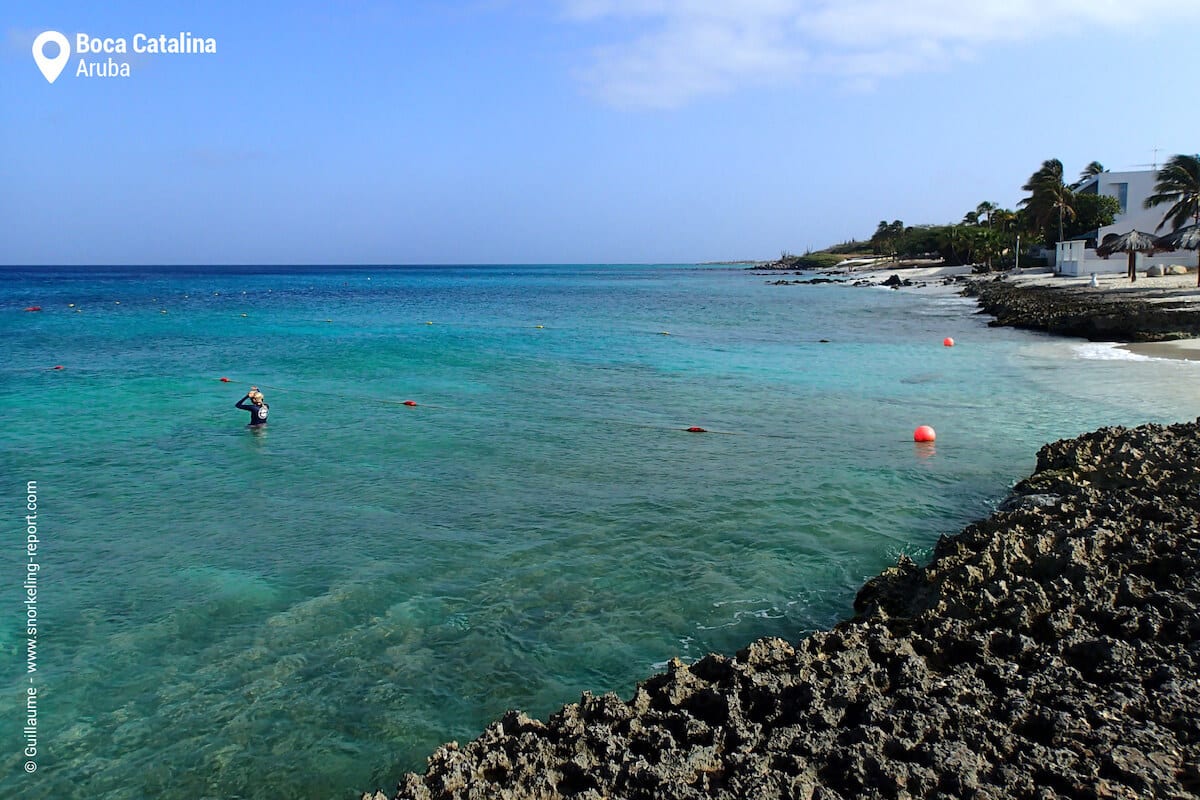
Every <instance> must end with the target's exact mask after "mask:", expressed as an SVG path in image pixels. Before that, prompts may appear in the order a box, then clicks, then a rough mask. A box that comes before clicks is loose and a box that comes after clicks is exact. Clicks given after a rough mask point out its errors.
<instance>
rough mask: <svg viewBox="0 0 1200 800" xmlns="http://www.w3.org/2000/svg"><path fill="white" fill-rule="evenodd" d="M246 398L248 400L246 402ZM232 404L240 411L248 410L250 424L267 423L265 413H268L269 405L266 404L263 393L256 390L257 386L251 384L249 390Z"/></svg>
mask: <svg viewBox="0 0 1200 800" xmlns="http://www.w3.org/2000/svg"><path fill="white" fill-rule="evenodd" d="M247 400H249V401H250V402H249V403H247V402H246V401H247ZM234 405H235V407H237V408H240V409H241V410H242V411H249V412H250V424H251V425H266V424H267V414H268V413H270V410H271V407H270V406H269V405H267V401H266V400H264V399H263V393H262V392H260V391H259V390H258V387H257V386H251V387H250V391H248V392H246V396H245V397H243V398H242V399H241V400H238V401H237V403H235V404H234Z"/></svg>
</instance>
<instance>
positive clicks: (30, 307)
mask: <svg viewBox="0 0 1200 800" xmlns="http://www.w3.org/2000/svg"><path fill="white" fill-rule="evenodd" d="M25 310H26V311H41V310H42V307H41V306H25Z"/></svg>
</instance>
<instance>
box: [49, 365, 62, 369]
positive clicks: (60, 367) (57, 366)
mask: <svg viewBox="0 0 1200 800" xmlns="http://www.w3.org/2000/svg"><path fill="white" fill-rule="evenodd" d="M50 369H64V367H63V365H62V364H55V365H54V366H53V367H51V368H50Z"/></svg>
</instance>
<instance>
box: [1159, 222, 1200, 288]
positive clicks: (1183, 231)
mask: <svg viewBox="0 0 1200 800" xmlns="http://www.w3.org/2000/svg"><path fill="white" fill-rule="evenodd" d="M1158 248H1159V249H1160V250H1196V251H1197V253H1196V255H1197V262H1196V285H1197V286H1200V225H1188V226H1187V227H1186V228H1180V229H1179V230H1177V231H1175V232H1174V233H1168V234H1167V235H1166V236H1160V237H1158Z"/></svg>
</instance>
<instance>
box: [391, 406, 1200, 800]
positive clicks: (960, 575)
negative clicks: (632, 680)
mask: <svg viewBox="0 0 1200 800" xmlns="http://www.w3.org/2000/svg"><path fill="white" fill-rule="evenodd" d="M854 606H855V612H856V616H855V617H854V618H853V619H850V620H848V621H846V622H843V623H841V624H839V625H838V626H836V627H835V628H834V629H833V630H830V631H827V632H823V633H817V634H814V635H812V636H809V637H808V638H806V639H804V640H802V641H800V642H799V643H797V644H794V645H793V644H789V643H787V642H785V641H782V640H780V639H767V640H761V641H758V642H755V643H753V644H751V645H750V646H748V647H747V648H746V649H744V650H742V651H740V652H739V653H737V655H736V656H735V657H734V658H727V657H725V656H720V655H709V656H706V657H705V658H703V659H701V660H700V661H698V662H696V663H695V664H692V665H690V666H689V665H686V664H684V663H682V662H680V661H673V662H671V664H670V666H669V668H668V670H667V672H665V673H664V674H661V675H656V676H654V677H653V678H650V679H649V680H647V681H645V682H644V683H642V684H641V685H640V686H638V688H637V690H636V691H635V692H634V695H633V697H632V698H631V699H630V700H628V701H622V700H620V699H619V698H617V697H616V696H615V695H611V694H609V695H605V696H603V697H593V696H591V695H588V694H585V695H584V696H583V698H582V699H581V700H580V702H579V703H577V704H574V705H568V706H565V707H564V708H563V709H562V710H561V711H559V712H558V713H557V714H554V715H553V716H551V717H550V719H549V720H547V721H546V722H545V723H542V722H538V721H537V720H533V719H530V718H528V717H527V716H525V715H524V714H521V713H519V712H510V713H509V714H507V715H506V716H505V717H504V718H502V719H501V720H499V721H498V722H496V723H494V724H493V725H491V726H490V727H489V728H488V729H487V730H486V731H484V733H483V735H481V736H480V737H479V738H478V739H476V740H475V741H474V742H471V743H470V744H468V745H466V746H465V747H463V748H459V747H458V746H457V745H455V744H451V745H447V746H444V747H442V748H440V749H438V750H437V752H435V753H434V754H433V755H432V756H431V757H430V758H429V764H428V769H427V771H426V773H425V774H424V775H416V774H409V775H407V776H405V778H404V780H403V782H402V783H401V784H400V786H399V789H398V792H397V793H396V794H395V797H397V798H413V799H416V798H420V799H421V800H432V799H433V798H508V799H509V800H518V799H519V798H580V800H599V799H600V798H668V799H669V798H714V797H715V798H806V799H808V798H811V799H812V800H833V799H835V798H851V797H872V798H910V797H945V798H957V797H965V798H978V799H979V800H983V798H996V799H997V800H999V799H1000V798H1031V799H1032V798H1057V797H1071V798H1151V797H1153V798H1188V797H1198V796H1200V420H1198V421H1197V422H1196V423H1188V424H1180V425H1173V426H1170V427H1162V426H1155V425H1147V426H1144V427H1140V428H1135V429H1131V430H1127V429H1122V428H1107V429H1103V430H1100V431H1097V432H1095V433H1091V434H1088V435H1085V436H1081V437H1079V438H1078V439H1074V440H1069V441H1061V442H1056V443H1054V444H1051V445H1047V446H1046V447H1043V448H1042V450H1041V451H1040V453H1039V454H1038V466H1037V471H1036V472H1035V473H1034V474H1033V475H1032V476H1031V477H1030V478H1028V479H1027V480H1025V481H1023V482H1022V483H1021V484H1019V485H1018V486H1017V488H1016V490H1015V493H1014V497H1013V498H1011V499H1010V500H1009V501H1007V502H1005V503H1004V504H1003V505H1002V506H1001V510H998V511H997V512H996V513H995V514H993V515H992V516H991V517H989V518H988V519H986V520H983V521H981V522H978V523H975V524H973V525H971V526H969V527H967V528H966V529H965V530H963V531H962V533H960V534H958V535H956V536H953V537H943V538H942V539H941V540H940V541H939V542H938V544H937V546H936V548H935V551H934V556H933V559H932V561H931V562H930V564H929V565H928V566H927V567H920V566H918V565H917V564H915V563H914V562H912V561H911V560H909V559H908V558H905V557H901V559H900V562H899V563H898V564H897V565H896V566H894V567H891V568H889V569H887V570H885V571H884V572H883V573H882V574H881V575H879V576H877V577H875V578H873V579H872V580H870V581H869V582H868V583H867V584H866V585H865V586H863V588H862V589H861V590H860V592H859V593H858V596H857V598H856V599H855V604H854ZM375 797H376V798H384V797H385V796H384V795H383V794H382V793H379V794H377V795H375Z"/></svg>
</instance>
